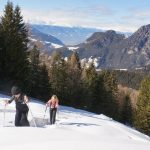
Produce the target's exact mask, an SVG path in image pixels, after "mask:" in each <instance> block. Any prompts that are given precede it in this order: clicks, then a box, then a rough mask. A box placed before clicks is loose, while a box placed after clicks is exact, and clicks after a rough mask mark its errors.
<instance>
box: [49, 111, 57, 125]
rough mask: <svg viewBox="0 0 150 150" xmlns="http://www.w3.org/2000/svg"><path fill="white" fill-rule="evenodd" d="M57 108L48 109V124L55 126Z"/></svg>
mask: <svg viewBox="0 0 150 150" xmlns="http://www.w3.org/2000/svg"><path fill="white" fill-rule="evenodd" d="M56 112H57V108H50V124H55V121H56Z"/></svg>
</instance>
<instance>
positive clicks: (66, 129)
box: [0, 94, 150, 150]
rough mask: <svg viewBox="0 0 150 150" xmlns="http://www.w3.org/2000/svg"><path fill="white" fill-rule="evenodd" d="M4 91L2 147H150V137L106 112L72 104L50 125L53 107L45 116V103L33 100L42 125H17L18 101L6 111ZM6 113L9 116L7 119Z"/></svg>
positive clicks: (7, 149)
mask: <svg viewBox="0 0 150 150" xmlns="http://www.w3.org/2000/svg"><path fill="white" fill-rule="evenodd" d="M9 98H10V97H9V96H6V95H2V94H0V150H10V149H11V150H27V149H28V150H32V149H36V150H41V149H44V150H50V149H53V150H61V149H62V150H63V149H64V150H91V149H93V150H99V149H102V150H116V149H117V150H119V149H121V150H149V149H150V137H148V136H146V135H144V134H142V133H140V132H138V131H136V130H134V129H133V128H130V127H128V126H125V125H123V124H121V123H119V122H117V121H114V120H113V119H111V118H109V117H107V116H105V115H102V114H101V115H97V114H94V113H90V112H86V111H83V110H78V109H74V108H71V107H65V106H60V108H59V109H58V112H57V119H56V120H57V121H56V124H55V125H49V111H48V110H47V112H46V116H45V119H43V118H44V112H45V104H43V103H42V102H38V101H35V100H31V102H30V103H29V106H30V108H31V111H32V113H33V115H34V118H35V121H36V123H37V125H38V127H34V123H33V118H32V115H31V113H30V112H29V115H28V119H29V121H30V124H31V127H14V117H15V103H14V102H13V103H11V104H9V105H8V106H7V107H6V109H5V113H4V100H6V99H9ZM4 115H5V120H4Z"/></svg>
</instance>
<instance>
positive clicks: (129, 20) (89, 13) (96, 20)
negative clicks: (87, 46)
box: [22, 5, 150, 32]
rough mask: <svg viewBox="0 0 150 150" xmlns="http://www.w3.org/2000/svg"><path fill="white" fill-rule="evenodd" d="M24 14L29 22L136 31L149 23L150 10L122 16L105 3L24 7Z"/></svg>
mask: <svg viewBox="0 0 150 150" xmlns="http://www.w3.org/2000/svg"><path fill="white" fill-rule="evenodd" d="M22 14H23V16H24V20H25V21H26V22H28V23H34V24H48V25H59V26H82V27H93V28H101V29H104V30H108V29H113V30H117V31H125V32H134V31H135V30H137V29H138V28H139V27H140V26H142V25H143V24H148V20H149V18H150V11H144V10H143V11H139V10H137V9H130V10H129V11H128V13H127V15H124V16H123V15H122V16H121V15H120V14H118V12H117V11H115V10H113V9H110V8H109V7H107V6H103V5H98V6H95V5H91V6H86V7H76V8H62V7H61V8H57V9H50V10H45V11H43V10H29V9H28V10H27V9H23V10H22ZM141 20H142V21H141Z"/></svg>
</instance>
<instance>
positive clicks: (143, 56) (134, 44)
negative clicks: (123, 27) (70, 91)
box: [55, 25, 150, 69]
mask: <svg viewBox="0 0 150 150" xmlns="http://www.w3.org/2000/svg"><path fill="white" fill-rule="evenodd" d="M55 50H58V51H61V52H62V53H63V55H64V57H67V56H68V55H70V54H71V53H72V51H76V52H78V54H79V56H80V58H81V59H83V60H84V61H86V62H88V61H89V60H90V61H93V62H94V63H95V64H96V67H97V68H110V69H133V68H139V67H143V66H147V65H150V25H145V26H142V27H141V28H139V29H138V30H137V31H136V32H135V33H133V34H132V35H131V36H129V37H125V35H123V34H120V33H117V32H115V31H113V30H109V31H106V32H96V33H94V34H93V35H92V36H91V37H89V38H88V39H87V40H86V41H85V42H83V43H81V44H78V45H75V46H72V51H70V50H71V49H70V48H69V47H66V46H65V47H62V48H59V49H55Z"/></svg>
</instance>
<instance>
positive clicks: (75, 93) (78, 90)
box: [67, 52, 82, 107]
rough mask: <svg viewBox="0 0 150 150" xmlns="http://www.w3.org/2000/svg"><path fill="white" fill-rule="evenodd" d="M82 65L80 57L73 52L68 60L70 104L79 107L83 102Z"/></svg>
mask: <svg viewBox="0 0 150 150" xmlns="http://www.w3.org/2000/svg"><path fill="white" fill-rule="evenodd" d="M81 72H82V70H81V64H80V59H79V56H78V54H77V53H76V52H73V53H72V55H71V56H70V57H69V59H68V80H67V83H68V86H69V88H68V98H69V100H70V104H71V105H72V106H74V107H79V106H80V105H81V100H82V81H81Z"/></svg>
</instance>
